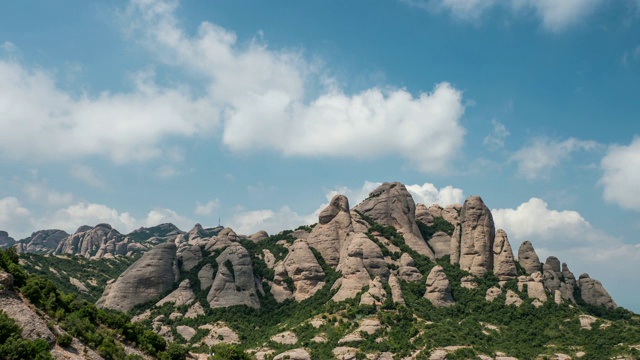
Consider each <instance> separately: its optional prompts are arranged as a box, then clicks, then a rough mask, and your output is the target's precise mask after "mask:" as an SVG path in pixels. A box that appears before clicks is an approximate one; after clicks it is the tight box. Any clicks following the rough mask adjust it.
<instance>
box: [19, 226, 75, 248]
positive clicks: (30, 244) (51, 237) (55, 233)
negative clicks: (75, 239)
mask: <svg viewBox="0 0 640 360" xmlns="http://www.w3.org/2000/svg"><path fill="white" fill-rule="evenodd" d="M68 236H69V234H67V232H66V231H63V230H57V229H53V230H40V231H36V232H34V233H33V234H31V236H29V237H28V238H26V239H23V240H21V241H20V242H19V243H18V244H17V246H16V247H17V250H18V252H19V253H37V254H49V253H52V252H54V251H55V250H56V249H57V248H58V245H59V244H60V242H61V241H63V240H64V239H65V238H67V237H68Z"/></svg>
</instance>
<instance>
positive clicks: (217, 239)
mask: <svg viewBox="0 0 640 360" xmlns="http://www.w3.org/2000/svg"><path fill="white" fill-rule="evenodd" d="M239 240H240V238H239V237H238V234H236V232H235V231H233V229H231V228H224V229H222V230H221V231H220V232H219V233H218V235H216V236H214V237H213V238H211V240H209V241H208V242H207V245H206V246H205V250H207V251H213V250H218V249H224V248H225V247H227V246H231V245H233V244H237V243H238V241H239Z"/></svg>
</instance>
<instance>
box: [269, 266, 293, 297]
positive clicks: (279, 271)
mask: <svg viewBox="0 0 640 360" xmlns="http://www.w3.org/2000/svg"><path fill="white" fill-rule="evenodd" d="M273 270H274V276H273V282H272V283H271V293H272V294H273V297H274V298H275V299H276V301H277V302H283V301H285V300H288V299H293V292H292V290H293V289H289V285H287V283H286V282H285V279H286V278H287V276H289V275H288V274H287V270H286V269H285V267H284V264H283V262H282V261H278V262H277V263H276V265H275V267H274V268H273Z"/></svg>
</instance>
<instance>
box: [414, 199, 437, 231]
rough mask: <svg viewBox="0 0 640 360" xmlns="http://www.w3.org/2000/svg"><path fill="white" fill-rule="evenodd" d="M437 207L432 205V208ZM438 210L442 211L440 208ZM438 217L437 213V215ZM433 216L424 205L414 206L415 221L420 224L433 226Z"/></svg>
mask: <svg viewBox="0 0 640 360" xmlns="http://www.w3.org/2000/svg"><path fill="white" fill-rule="evenodd" d="M434 205H435V206H438V207H439V205H438V204H433V205H432V206H434ZM440 210H441V211H442V208H440ZM438 216H440V215H439V213H438ZM433 218H434V216H433V214H432V213H431V212H430V211H429V208H427V207H426V206H425V205H424V204H416V220H417V221H420V222H421V223H423V224H425V225H427V226H431V225H433Z"/></svg>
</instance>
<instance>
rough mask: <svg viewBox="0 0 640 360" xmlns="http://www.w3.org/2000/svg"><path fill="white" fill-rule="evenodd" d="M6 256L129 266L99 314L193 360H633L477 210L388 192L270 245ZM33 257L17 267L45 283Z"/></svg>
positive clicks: (230, 239)
mask: <svg viewBox="0 0 640 360" xmlns="http://www.w3.org/2000/svg"><path fill="white" fill-rule="evenodd" d="M2 235H3V234H2V233H0V237H1V236H2ZM4 238H8V235H6V236H4V237H3V239H4ZM519 240H522V239H519ZM5 242H6V243H7V244H9V246H15V247H16V248H17V249H18V251H19V252H22V253H29V252H35V253H39V254H48V255H47V256H49V257H51V256H53V255H56V256H63V257H69V256H71V257H81V258H82V259H90V261H97V262H101V261H112V260H113V259H116V260H117V259H121V258H128V259H136V260H135V261H134V262H133V263H131V265H130V266H129V267H128V268H126V270H124V271H121V272H118V273H117V274H116V273H114V274H113V275H114V276H113V278H112V279H111V280H109V281H106V280H105V281H106V283H105V282H103V284H104V287H103V288H102V289H103V291H102V294H101V296H100V297H99V298H98V299H94V300H96V305H97V306H98V307H99V308H103V309H109V310H117V311H121V312H127V313H129V314H131V315H133V316H134V317H133V319H132V321H135V322H137V323H139V324H141V325H142V326H145V327H147V328H149V329H152V330H153V331H155V332H156V333H157V334H159V335H160V336H162V337H163V338H165V339H166V340H167V341H168V342H177V343H181V344H184V345H186V346H188V347H190V348H191V349H192V351H194V352H203V353H204V352H209V351H210V350H211V347H212V346H213V347H216V346H219V344H233V346H235V347H237V348H238V349H242V350H244V351H247V352H248V353H250V354H251V356H254V357H256V358H258V359H286V358H288V359H312V358H313V359H329V358H338V359H364V358H367V359H380V360H382V359H445V358H446V359H467V358H469V359H475V358H480V359H503V360H506V359H537V358H540V359H544V358H548V359H552V358H554V359H555V358H558V359H560V358H562V359H565V358H572V357H573V358H583V359H606V358H614V357H616V356H617V358H629V359H634V358H639V357H638V356H640V320H639V319H638V316H637V315H635V314H633V313H632V312H630V311H627V310H625V309H622V308H619V307H618V306H617V305H616V303H615V301H614V300H613V299H612V298H611V296H610V295H609V294H608V293H607V291H606V290H605V289H604V287H603V286H602V284H601V283H600V282H599V281H597V280H595V279H592V278H590V277H589V275H587V274H582V275H580V276H578V277H576V276H575V275H574V274H573V273H572V272H571V271H570V270H569V267H568V265H567V264H566V263H561V262H560V260H559V259H557V258H556V257H553V256H550V257H548V258H547V259H546V260H545V261H544V262H542V261H541V260H540V259H539V257H538V255H537V254H536V252H535V250H534V247H533V244H531V243H530V242H529V241H522V242H521V244H520V246H519V248H518V251H517V253H516V252H514V250H513V248H512V245H511V243H510V240H509V238H508V236H507V233H506V232H505V231H504V230H501V229H496V228H495V225H494V221H493V217H492V214H491V211H490V210H489V208H488V207H487V206H486V205H485V203H484V202H483V200H482V199H481V198H480V197H479V196H471V197H469V198H468V199H467V200H466V201H465V202H464V204H453V205H448V206H446V207H444V208H443V207H441V206H440V205H437V204H433V205H430V206H427V205H425V204H417V205H416V204H415V203H414V200H413V198H412V197H411V195H410V193H409V192H408V191H407V189H406V187H405V186H404V185H403V184H401V183H397V182H393V183H384V184H382V185H381V186H379V187H378V188H377V189H375V190H374V191H372V192H371V193H370V194H369V196H368V197H367V198H366V199H365V200H363V201H362V202H361V203H360V204H358V205H356V206H355V207H353V208H352V207H350V205H349V200H348V199H347V198H346V197H345V196H343V195H336V196H335V197H334V198H333V199H331V201H330V203H329V205H328V206H327V207H326V208H325V209H323V210H322V211H321V212H320V214H319V217H318V222H317V223H316V224H313V225H302V226H300V227H299V228H298V229H296V230H286V231H282V232H280V233H278V234H276V235H271V236H269V235H268V234H267V233H266V232H264V231H260V232H258V233H256V234H253V235H248V236H244V235H238V234H236V233H235V232H234V231H233V230H232V229H230V228H222V227H217V228H211V229H205V228H203V227H202V226H200V225H199V224H197V225H196V226H195V227H194V228H193V229H191V230H190V231H189V232H183V231H180V230H179V229H178V228H176V227H175V226H173V225H171V224H162V225H158V226H156V227H154V228H141V229H138V230H136V231H134V232H132V233H130V234H128V235H123V234H121V233H119V232H118V231H117V230H115V229H113V228H112V227H111V226H109V225H107V224H99V225H97V226H95V227H88V226H83V227H81V228H80V229H78V231H77V232H76V233H74V234H72V235H69V234H66V233H64V232H62V231H59V230H45V231H40V232H36V233H34V234H33V235H32V236H31V237H29V238H27V239H23V240H21V241H19V242H17V243H15V244H12V243H10V242H9V241H8V240H5ZM38 256H40V257H38ZM38 256H35V257H25V259H26V262H27V263H28V265H29V266H33V267H34V269H35V268H38V269H42V268H43V267H49V268H51V267H52V265H51V264H52V263H51V262H50V261H49V260H47V258H46V257H42V255H38ZM84 261H87V260H84ZM131 261H133V260H131ZM36 263H37V264H36ZM45 263H46V264H48V265H47V266H45V265H44V264H45ZM112 268H114V267H113V266H112ZM115 268H117V266H115ZM54 271H56V272H59V271H58V270H55V269H54ZM59 275H60V274H57V275H52V276H54V277H55V276H58V278H60V276H59ZM69 278H70V277H69ZM68 281H71V280H68ZM76 281H77V280H76ZM88 281H89V280H88ZM94 282H95V281H94ZM77 287H78V289H80V287H79V285H77ZM96 298H97V296H96ZM563 356H565V357H563Z"/></svg>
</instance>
